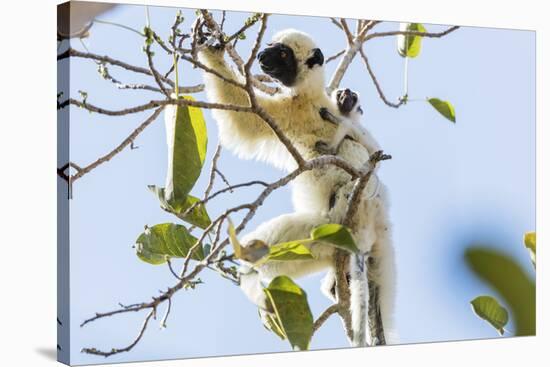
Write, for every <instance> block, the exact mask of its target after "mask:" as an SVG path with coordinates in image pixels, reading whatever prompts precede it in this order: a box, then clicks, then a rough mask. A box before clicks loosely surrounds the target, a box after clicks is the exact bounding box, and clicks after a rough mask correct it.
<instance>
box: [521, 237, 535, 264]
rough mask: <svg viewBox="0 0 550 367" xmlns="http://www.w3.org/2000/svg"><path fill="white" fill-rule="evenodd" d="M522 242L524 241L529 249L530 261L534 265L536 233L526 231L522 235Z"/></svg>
mask: <svg viewBox="0 0 550 367" xmlns="http://www.w3.org/2000/svg"><path fill="white" fill-rule="evenodd" d="M523 243H525V247H527V249H528V250H529V254H530V255H531V262H532V263H533V266H535V267H536V264H537V262H536V256H537V233H536V232H527V233H525V235H524V236H523Z"/></svg>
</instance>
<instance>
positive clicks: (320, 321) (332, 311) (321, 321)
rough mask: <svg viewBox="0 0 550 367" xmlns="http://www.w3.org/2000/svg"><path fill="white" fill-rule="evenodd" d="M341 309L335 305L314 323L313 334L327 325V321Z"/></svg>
mask: <svg viewBox="0 0 550 367" xmlns="http://www.w3.org/2000/svg"><path fill="white" fill-rule="evenodd" d="M339 308H340V305H338V304H334V305H331V306H329V307H328V308H327V309H326V310H325V311H323V313H322V314H321V315H320V316H319V317H318V318H317V320H315V322H314V323H313V332H316V331H317V330H319V328H320V327H321V326H323V324H324V323H325V321H327V320H328V318H329V317H330V316H331V315H332V314H335V313H337V312H338V309H339Z"/></svg>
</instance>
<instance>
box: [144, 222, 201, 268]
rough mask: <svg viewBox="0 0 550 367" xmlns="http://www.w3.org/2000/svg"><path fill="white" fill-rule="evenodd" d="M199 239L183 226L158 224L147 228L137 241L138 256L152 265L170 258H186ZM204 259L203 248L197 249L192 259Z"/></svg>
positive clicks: (162, 262)
mask: <svg viewBox="0 0 550 367" xmlns="http://www.w3.org/2000/svg"><path fill="white" fill-rule="evenodd" d="M196 242H197V239H196V238H195V237H193V236H192V235H191V234H190V233H189V232H188V231H187V228H185V227H184V226H182V225H179V224H174V223H163V224H157V225H154V226H153V227H147V228H146V229H145V231H144V232H143V233H142V234H140V235H139V237H138V239H137V240H136V254H137V256H138V257H139V258H140V259H141V260H143V261H145V262H147V263H150V264H153V265H159V264H164V263H165V262H166V258H167V257H168V258H170V257H186V256H187V254H188V253H189V250H190V249H191V247H193V246H194V245H195V243H196ZM203 258H204V254H203V250H202V247H200V246H199V247H197V248H196V249H195V251H193V254H192V255H191V259H193V260H202V259H203Z"/></svg>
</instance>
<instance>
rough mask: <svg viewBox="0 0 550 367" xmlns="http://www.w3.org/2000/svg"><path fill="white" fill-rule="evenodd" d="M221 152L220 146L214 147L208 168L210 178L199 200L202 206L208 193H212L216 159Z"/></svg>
mask: <svg viewBox="0 0 550 367" xmlns="http://www.w3.org/2000/svg"><path fill="white" fill-rule="evenodd" d="M221 150H222V146H221V145H220V144H218V145H217V146H216V151H215V152H214V156H213V157H212V166H211V167H210V178H209V179H208V185H206V190H204V196H203V199H202V200H201V201H202V204H204V203H205V202H206V199H207V198H208V196H209V195H210V192H211V191H212V188H213V187H214V180H215V178H216V165H217V164H218V159H219V158H220V154H221ZM195 204H196V203H195ZM189 209H191V208H189ZM188 211H189V210H188ZM189 212H190V211H189Z"/></svg>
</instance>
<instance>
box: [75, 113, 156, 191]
mask: <svg viewBox="0 0 550 367" xmlns="http://www.w3.org/2000/svg"><path fill="white" fill-rule="evenodd" d="M162 109H163V108H157V109H156V110H155V112H153V113H152V114H151V116H149V117H148V118H147V119H146V120H145V121H144V122H143V123H142V124H141V125H139V126H138V127H137V128H136V129H135V130H134V131H133V132H132V133H131V134H130V135H129V136H128V137H127V138H126V139H124V140H123V141H122V143H120V144H119V145H118V146H117V147H116V148H115V149H113V150H112V151H111V152H109V153H108V154H106V155H104V156H102V157H100V158H98V159H97V160H96V161H95V162H93V163H91V164H89V165H87V166H86V167H82V169H80V170H78V171H77V172H76V173H75V174H74V175H72V176H71V177H70V182H75V181H76V180H78V179H79V178H81V177H82V176H84V175H85V174H87V173H88V172H90V171H92V170H93V169H95V168H96V167H98V166H99V165H101V164H103V163H105V162H108V161H110V160H111V159H112V158H113V157H114V156H116V155H117V154H118V153H120V152H122V151H123V150H124V148H126V147H127V146H128V145H130V144H131V143H132V142H133V141H134V140H135V138H136V137H137V136H138V135H139V134H141V132H142V131H143V130H145V128H146V127H147V126H149V125H150V124H151V123H152V122H153V121H155V120H156V118H157V117H158V115H159V114H160V112H161V111H162Z"/></svg>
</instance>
